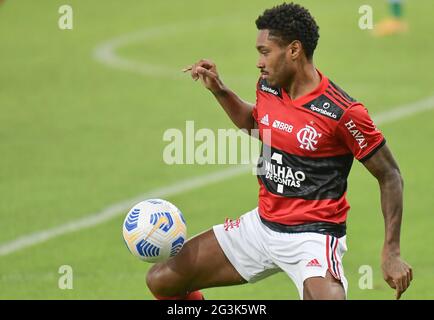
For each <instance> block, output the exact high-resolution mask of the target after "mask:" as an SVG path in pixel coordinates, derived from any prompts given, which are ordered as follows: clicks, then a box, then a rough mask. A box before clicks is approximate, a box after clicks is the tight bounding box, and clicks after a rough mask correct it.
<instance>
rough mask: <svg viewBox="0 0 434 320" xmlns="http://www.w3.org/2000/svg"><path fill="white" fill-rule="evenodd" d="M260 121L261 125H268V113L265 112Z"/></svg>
mask: <svg viewBox="0 0 434 320" xmlns="http://www.w3.org/2000/svg"><path fill="white" fill-rule="evenodd" d="M261 123H262V124H263V125H266V126H269V125H270V124H269V123H268V113H267V114H266V115H265V116H263V117H262V119H261Z"/></svg>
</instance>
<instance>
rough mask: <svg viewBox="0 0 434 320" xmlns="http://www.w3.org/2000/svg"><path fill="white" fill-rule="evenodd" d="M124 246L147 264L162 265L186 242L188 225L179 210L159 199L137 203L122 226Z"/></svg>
mask: <svg viewBox="0 0 434 320" xmlns="http://www.w3.org/2000/svg"><path fill="white" fill-rule="evenodd" d="M123 236H124V240H125V244H126V245H127V248H128V249H129V250H130V252H131V253H132V254H133V255H134V256H136V257H138V258H139V259H141V260H143V261H146V262H162V261H165V260H167V259H169V258H170V257H173V256H175V255H176V254H178V252H179V251H180V250H181V249H182V247H183V245H184V242H185V240H186V239H187V226H186V223H185V220H184V217H183V216H182V213H181V211H180V210H179V209H178V208H177V207H176V206H174V205H173V204H172V203H170V202H169V201H166V200H161V199H150V200H145V201H142V202H139V203H138V204H136V205H135V206H134V207H133V208H132V209H131V210H130V211H129V212H128V214H127V216H126V218H125V220H124V224H123Z"/></svg>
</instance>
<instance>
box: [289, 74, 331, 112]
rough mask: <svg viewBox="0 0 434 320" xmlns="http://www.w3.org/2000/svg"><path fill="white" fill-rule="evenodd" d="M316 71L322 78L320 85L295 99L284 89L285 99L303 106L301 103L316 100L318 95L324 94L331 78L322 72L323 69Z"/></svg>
mask: <svg viewBox="0 0 434 320" xmlns="http://www.w3.org/2000/svg"><path fill="white" fill-rule="evenodd" d="M316 71H317V72H318V74H319V76H320V78H321V81H320V83H319V85H318V86H317V87H316V88H315V89H314V90H313V91H311V92H309V93H308V94H306V95H304V96H301V97H299V98H297V99H295V100H292V99H291V97H290V96H289V95H288V93H286V91H285V90H283V89H282V97H283V99H284V100H287V101H289V102H290V103H291V104H294V105H297V106H301V105H304V104H306V103H308V102H309V101H312V100H314V99H315V98H317V97H318V96H320V95H322V94H323V93H324V92H325V90H326V89H327V87H328V85H329V79H328V78H327V77H326V76H325V75H323V74H322V73H321V71H319V70H318V69H316Z"/></svg>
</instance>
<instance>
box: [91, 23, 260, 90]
mask: <svg viewBox="0 0 434 320" xmlns="http://www.w3.org/2000/svg"><path fill="white" fill-rule="evenodd" d="M239 19H240V18H239V17H231V16H224V17H214V18H210V19H207V20H201V21H194V22H186V23H183V24H176V25H165V26H158V27H154V28H149V29H144V30H141V31H137V32H132V33H127V34H123V35H121V36H119V37H116V38H114V39H111V40H108V41H105V42H103V43H101V44H99V45H98V46H96V48H95V49H94V51H93V57H94V59H95V60H96V61H98V62H100V63H102V64H105V65H107V66H108V67H110V68H114V69H119V70H122V71H129V72H133V73H138V74H140V75H144V76H149V77H152V78H156V77H157V78H165V79H169V80H180V79H186V78H187V79H188V77H187V76H186V75H185V74H183V72H181V69H182V68H184V67H186V65H182V66H179V68H173V67H172V68H171V67H168V66H165V65H157V64H155V63H147V62H145V61H135V60H132V59H131V58H124V57H122V56H120V55H118V54H117V52H116V50H118V49H119V48H121V47H125V46H127V45H131V44H147V45H149V46H150V47H152V40H153V39H154V38H157V37H164V38H168V37H170V36H172V37H174V36H178V35H179V34H182V33H183V32H184V33H185V32H189V30H196V29H197V28H198V27H199V28H201V29H206V28H210V27H215V26H216V22H219V23H220V24H221V23H222V22H223V23H225V24H227V23H231V22H237V21H239ZM191 41H193V40H191ZM185 45H186V46H188V43H185ZM194 62H195V61H186V64H189V63H194ZM225 76H226V78H229V79H231V80H236V81H244V82H248V83H251V82H252V81H254V82H253V83H255V81H256V80H255V79H252V77H248V76H243V75H228V74H226V75H225Z"/></svg>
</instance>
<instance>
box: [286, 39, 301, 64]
mask: <svg viewBox="0 0 434 320" xmlns="http://www.w3.org/2000/svg"><path fill="white" fill-rule="evenodd" d="M302 50H303V47H302V45H301V42H300V41H299V40H294V41H292V42H291V43H290V44H288V46H287V52H288V54H289V56H290V58H291V60H297V59H298V58H299V57H300V55H301V53H302Z"/></svg>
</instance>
